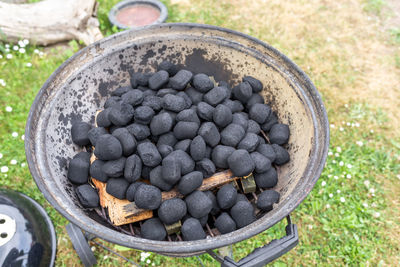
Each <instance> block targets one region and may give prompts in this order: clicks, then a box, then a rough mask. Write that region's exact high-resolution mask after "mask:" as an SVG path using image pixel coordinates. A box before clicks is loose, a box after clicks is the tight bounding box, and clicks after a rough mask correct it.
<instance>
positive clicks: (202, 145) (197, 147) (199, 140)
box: [190, 135, 206, 161]
mask: <svg viewBox="0 0 400 267" xmlns="http://www.w3.org/2000/svg"><path fill="white" fill-rule="evenodd" d="M190 155H191V156H192V159H193V160H194V161H199V160H202V159H203V158H204V157H205V156H206V142H205V141H204V139H203V137H201V136H200V135H198V136H196V137H195V138H193V140H192V142H191V143H190Z"/></svg>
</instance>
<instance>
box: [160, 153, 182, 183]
mask: <svg viewBox="0 0 400 267" xmlns="http://www.w3.org/2000/svg"><path fill="white" fill-rule="evenodd" d="M181 172H182V166H181V163H180V161H179V158H178V157H176V156H167V157H166V158H164V159H163V161H162V168H161V176H162V179H163V180H164V181H165V182H166V183H168V184H170V185H173V184H175V183H177V182H178V181H179V179H181V174H182V173H181Z"/></svg>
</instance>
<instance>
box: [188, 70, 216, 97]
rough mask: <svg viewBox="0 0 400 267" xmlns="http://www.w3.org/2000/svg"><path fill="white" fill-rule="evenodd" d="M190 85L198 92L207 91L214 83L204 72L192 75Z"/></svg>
mask: <svg viewBox="0 0 400 267" xmlns="http://www.w3.org/2000/svg"><path fill="white" fill-rule="evenodd" d="M192 85H193V87H194V88H196V90H197V91H198V92H200V93H207V92H208V91H210V90H211V89H213V88H214V83H213V82H212V81H211V79H210V78H209V77H208V76H207V75H206V74H204V73H199V74H196V75H194V76H193V81H192Z"/></svg>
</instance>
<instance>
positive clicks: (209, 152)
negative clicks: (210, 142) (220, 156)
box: [203, 138, 213, 159]
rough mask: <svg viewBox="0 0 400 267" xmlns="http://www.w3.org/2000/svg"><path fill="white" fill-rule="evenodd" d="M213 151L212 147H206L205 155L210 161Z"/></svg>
mask: <svg viewBox="0 0 400 267" xmlns="http://www.w3.org/2000/svg"><path fill="white" fill-rule="evenodd" d="M203 139H204V138H203ZM212 150H213V149H212V147H210V146H206V155H205V157H206V158H208V159H209V158H211V153H212Z"/></svg>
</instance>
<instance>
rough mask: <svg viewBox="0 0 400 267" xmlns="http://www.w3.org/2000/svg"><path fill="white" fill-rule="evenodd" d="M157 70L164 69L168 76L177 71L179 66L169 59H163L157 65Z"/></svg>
mask: <svg viewBox="0 0 400 267" xmlns="http://www.w3.org/2000/svg"><path fill="white" fill-rule="evenodd" d="M158 70H165V71H166V72H168V74H169V76H174V75H175V74H176V73H177V72H178V71H179V67H178V66H177V65H175V64H173V63H172V62H171V61H167V60H164V61H163V62H161V63H160V64H159V65H158Z"/></svg>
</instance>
